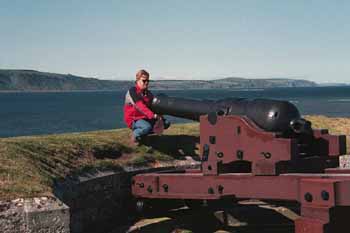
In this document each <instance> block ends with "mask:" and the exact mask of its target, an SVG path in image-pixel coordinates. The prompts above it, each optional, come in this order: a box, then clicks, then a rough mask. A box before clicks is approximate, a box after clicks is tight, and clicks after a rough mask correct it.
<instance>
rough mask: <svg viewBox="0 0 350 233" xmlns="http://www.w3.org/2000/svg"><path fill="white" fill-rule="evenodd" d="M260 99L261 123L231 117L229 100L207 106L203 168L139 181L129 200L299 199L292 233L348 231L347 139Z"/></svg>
mask: <svg viewBox="0 0 350 233" xmlns="http://www.w3.org/2000/svg"><path fill="white" fill-rule="evenodd" d="M160 98H165V99H166V98H170V97H166V96H162V97H160ZM161 100H162V99H161ZM166 100H168V99H166ZM182 100H183V101H184V99H182ZM156 101H158V104H159V101H160V100H159V99H157V100H156ZM188 101H189V103H191V104H193V102H196V101H194V100H188ZM232 101H233V100H232ZM239 101H242V100H239ZM264 101H265V102H264V103H265V105H264V106H263V107H262V108H261V111H260V113H261V112H264V114H262V115H260V116H262V117H263V118H264V116H266V118H265V121H264V120H261V119H260V120H259V119H254V120H252V119H251V117H248V116H247V115H249V114H247V110H244V111H243V110H242V109H238V110H237V109H235V111H236V113H237V112H239V113H240V114H235V112H233V111H232V109H233V108H231V109H230V106H232V102H229V103H228V102H227V101H226V102H225V104H223V102H222V101H221V102H220V103H219V102H215V104H214V103H213V102H212V103H211V104H212V105H211V107H210V108H208V110H214V111H213V112H209V113H208V114H205V112H203V113H202V115H201V116H199V118H200V157H201V167H200V169H189V170H184V171H183V172H182V173H179V172H167V173H163V172H162V173H149V174H140V175H136V176H135V177H133V182H132V193H133V195H134V196H135V197H137V198H143V199H184V200H193V201H195V200H208V201H210V200H221V199H227V198H234V199H247V198H254V199H255V198H256V199H261V200H264V199H267V200H287V201H297V202H299V203H300V206H301V216H300V218H298V219H297V220H295V232H296V233H326V232H327V233H338V232H346V231H345V230H344V229H343V228H342V227H343V226H344V225H345V224H346V219H345V218H344V216H346V215H347V214H350V171H348V170H346V169H341V168H339V162H338V161H339V156H340V155H344V154H346V137H345V136H344V135H337V136H335V135H330V134H328V131H327V130H315V129H312V127H311V124H310V123H309V122H307V121H305V120H303V119H301V118H300V115H299V112H298V111H297V109H296V108H295V107H294V105H291V104H290V103H289V102H284V101H271V102H270V105H269V104H267V103H268V102H269V101H267V100H264ZM163 102H164V101H163ZM259 103H261V102H259ZM156 104H157V103H156V102H155V105H156ZM166 104H167V105H168V104H169V103H166ZM182 104H183V102H182ZM230 104H231V105H230ZM197 105H198V103H197ZM218 105H219V106H218ZM257 106H259V105H257ZM260 106H261V105H260ZM281 106H282V107H281ZM154 108H155V109H157V106H155V107H154ZM245 108H246V106H245ZM188 109H191V108H188ZM163 110H164V109H163ZM293 111H294V112H293ZM295 111H296V112H295ZM163 112H164V111H163ZM182 114H188V113H185V112H184V111H183V112H182ZM278 117H281V118H283V119H278ZM273 118H274V119H273ZM286 118H287V119H286ZM274 120H275V121H277V123H276V122H272V123H271V121H274ZM275 123H276V124H275ZM258 124H259V125H258Z"/></svg>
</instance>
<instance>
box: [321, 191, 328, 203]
mask: <svg viewBox="0 0 350 233" xmlns="http://www.w3.org/2000/svg"><path fill="white" fill-rule="evenodd" d="M321 197H322V200H324V201H328V200H329V193H328V192H327V191H325V190H322V192H321Z"/></svg>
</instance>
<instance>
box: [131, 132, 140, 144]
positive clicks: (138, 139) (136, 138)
mask: <svg viewBox="0 0 350 233" xmlns="http://www.w3.org/2000/svg"><path fill="white" fill-rule="evenodd" d="M140 141H141V137H134V134H131V144H132V145H134V146H139V145H140V144H141V142H140Z"/></svg>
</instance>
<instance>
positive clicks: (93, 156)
mask: <svg viewBox="0 0 350 233" xmlns="http://www.w3.org/2000/svg"><path fill="white" fill-rule="evenodd" d="M307 119H309V120H311V121H312V122H313V126H314V128H328V129H330V132H331V133H334V134H346V135H350V119H348V118H328V117H324V116H307ZM198 133H199V130H198V123H190V124H178V125H173V126H172V127H171V128H170V129H169V130H168V131H167V132H166V134H164V135H162V136H157V135H152V136H150V137H148V138H147V140H146V141H145V142H144V145H142V146H140V147H135V146H133V145H131V144H130V142H129V138H130V130H129V129H117V130H108V131H94V132H87V133H72V134H59V135H48V136H30V137H16V138H2V139H0V200H6V199H14V198H17V197H32V196H40V195H51V193H52V185H53V182H54V181H55V180H57V179H64V178H65V177H67V176H74V175H76V174H81V173H83V172H94V171H96V169H99V170H104V169H114V170H123V168H124V167H126V166H145V165H147V166H153V167H155V166H159V165H160V163H170V161H173V160H177V159H184V156H192V157H198V143H199V137H198ZM348 141H349V138H348ZM348 150H349V143H348Z"/></svg>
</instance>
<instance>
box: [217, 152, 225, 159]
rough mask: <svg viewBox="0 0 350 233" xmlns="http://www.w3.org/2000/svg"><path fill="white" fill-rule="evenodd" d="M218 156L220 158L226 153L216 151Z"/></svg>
mask: <svg viewBox="0 0 350 233" xmlns="http://www.w3.org/2000/svg"><path fill="white" fill-rule="evenodd" d="M216 156H217V157H218V158H222V157H224V153H222V152H217V153H216Z"/></svg>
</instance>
